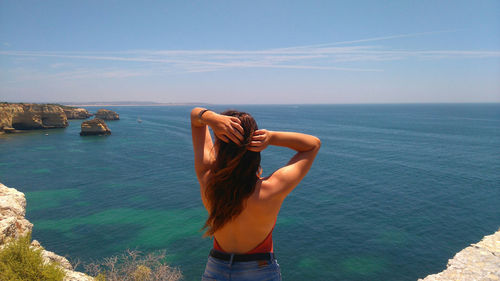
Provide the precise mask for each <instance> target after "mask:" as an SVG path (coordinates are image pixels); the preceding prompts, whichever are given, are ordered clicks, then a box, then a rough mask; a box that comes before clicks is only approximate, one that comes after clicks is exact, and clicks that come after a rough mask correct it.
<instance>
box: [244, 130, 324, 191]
mask: <svg viewBox="0 0 500 281" xmlns="http://www.w3.org/2000/svg"><path fill="white" fill-rule="evenodd" d="M268 145H276V146H282V147H288V148H290V149H293V150H295V151H297V153H296V154H295V155H294V156H293V157H292V158H291V159H290V161H288V163H287V164H286V165H285V166H284V167H282V168H280V169H278V170H277V171H275V172H274V173H273V174H272V175H271V176H269V177H268V178H267V179H266V181H267V182H269V184H271V186H272V187H273V188H272V190H273V196H275V197H277V198H279V199H281V200H283V199H284V198H285V197H286V196H287V195H288V194H289V193H290V192H291V191H292V190H293V189H294V188H295V187H296V186H297V185H298V184H299V182H300V181H301V180H302V179H303V178H304V177H305V175H306V174H307V172H308V171H309V169H310V168H311V166H312V163H313V162H314V158H315V157H316V155H317V154H318V151H319V149H320V147H321V141H320V140H319V138H317V137H315V136H311V135H306V134H301V133H294V132H274V131H267V130H258V131H256V132H255V133H254V137H253V138H252V143H251V147H250V148H249V149H250V150H252V151H262V150H264V149H265V148H266V147H267V146H268Z"/></svg>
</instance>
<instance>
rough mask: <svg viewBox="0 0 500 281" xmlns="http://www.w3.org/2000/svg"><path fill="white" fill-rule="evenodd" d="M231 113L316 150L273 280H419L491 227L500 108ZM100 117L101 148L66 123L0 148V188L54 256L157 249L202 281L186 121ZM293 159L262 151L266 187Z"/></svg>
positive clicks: (198, 210)
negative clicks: (104, 124)
mask: <svg viewBox="0 0 500 281" xmlns="http://www.w3.org/2000/svg"><path fill="white" fill-rule="evenodd" d="M234 107H235V108H237V109H240V110H245V111H248V112H250V113H252V114H253V115H254V116H255V118H256V119H257V121H258V123H259V126H260V127H261V128H267V129H270V130H292V131H301V132H305V133H310V134H313V135H316V136H318V137H320V138H321V140H322V143H323V146H322V148H321V151H320V153H319V155H318V157H317V160H316V162H315V164H314V165H313V167H312V169H311V171H310V173H309V175H308V176H307V177H306V178H305V179H304V181H303V182H302V183H301V184H300V185H299V186H298V187H297V189H296V190H294V192H292V194H291V195H290V196H289V197H288V198H287V199H286V200H285V203H284V205H283V208H282V210H281V213H280V216H279V219H278V222H277V226H276V228H275V230H274V235H273V236H274V242H275V251H276V253H277V256H278V261H279V263H280V265H281V267H282V273H283V277H284V280H287V281H288V280H416V279H417V278H419V277H424V276H426V275H427V274H431V273H435V272H438V271H441V270H443V269H444V268H445V266H446V262H447V260H448V259H449V258H451V257H452V256H453V255H454V254H455V253H456V252H457V251H459V250H461V249H462V248H464V247H466V246H467V245H468V244H470V243H473V242H476V241H478V240H480V239H481V238H482V237H483V236H484V235H487V234H490V233H492V232H494V231H496V230H497V229H498V228H499V227H500V208H499V206H500V173H499V171H500V104H442V105H317V106H234ZM109 108H110V109H112V110H116V111H117V112H118V113H119V114H120V118H121V120H119V121H109V122H108V126H109V127H110V129H111V130H112V135H111V136H108V137H97V136H89V137H80V136H79V132H80V123H81V122H82V121H77V120H75V121H70V126H69V127H68V128H66V129H53V130H41V131H31V132H27V133H22V134H16V135H3V136H0V182H2V183H4V184H5V185H7V186H10V187H15V188H17V189H19V190H20V191H22V192H24V193H25V194H26V197H27V200H28V209H27V217H28V219H29V220H30V221H31V222H33V223H34V224H35V228H34V232H33V238H34V239H37V240H39V241H41V243H42V244H43V245H44V246H45V247H46V248H47V249H49V250H51V251H55V252H57V253H59V254H63V255H68V256H70V257H71V258H73V259H74V258H80V259H81V260H83V261H90V260H96V259H100V258H103V257H107V256H111V255H114V254H119V253H122V252H123V251H124V250H125V249H127V248H131V249H138V250H143V251H152V250H159V249H165V250H166V251H167V253H168V255H169V256H168V259H169V261H170V262H171V263H172V264H173V265H175V266H179V267H180V268H181V270H182V271H183V273H184V276H185V280H199V277H200V276H201V274H202V272H203V269H204V266H205V262H206V257H207V254H208V251H209V249H210V247H211V241H210V240H208V239H202V238H201V232H200V231H199V229H200V228H201V226H202V225H203V222H204V219H205V218H206V213H205V211H204V210H203V208H202V205H201V200H200V198H199V188H198V184H197V181H196V177H195V174H194V169H193V159H192V158H193V155H192V148H191V135H190V128H189V118H188V116H189V111H190V109H191V108H189V107H180V106H179V107H177V106H173V107H109ZM212 108H214V109H218V110H222V109H226V108H228V107H227V106H224V107H220V106H219V107H218V106H214V107H212ZM89 109H91V111H92V110H94V111H95V109H96V108H89ZM138 117H140V118H141V119H142V120H143V122H142V123H138V122H137V118H138ZM45 134H48V135H45ZM291 156H292V152H291V151H289V150H287V149H283V148H276V147H272V148H270V149H268V150H266V151H264V152H263V155H262V157H263V168H264V173H270V172H272V171H273V170H274V169H276V168H277V167H279V166H280V165H283V164H284V163H286V161H287V160H288V158H289V157H291Z"/></svg>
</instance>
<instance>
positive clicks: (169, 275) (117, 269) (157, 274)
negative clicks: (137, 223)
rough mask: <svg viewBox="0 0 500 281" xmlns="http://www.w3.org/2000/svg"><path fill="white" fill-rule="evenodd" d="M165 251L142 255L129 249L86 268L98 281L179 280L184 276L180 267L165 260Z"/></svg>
mask: <svg viewBox="0 0 500 281" xmlns="http://www.w3.org/2000/svg"><path fill="white" fill-rule="evenodd" d="M164 261H165V252H158V253H150V254H148V255H145V256H142V255H141V254H140V252H138V251H130V250H128V251H127V252H126V253H125V254H122V255H121V256H115V257H111V258H106V259H104V261H102V262H98V263H91V264H88V265H86V266H85V270H86V271H87V273H88V274H89V275H91V276H94V278H95V280H96V281H177V280H180V279H181V278H182V273H181V271H180V270H179V269H178V268H174V267H171V266H169V265H167V264H166V263H165V262H164Z"/></svg>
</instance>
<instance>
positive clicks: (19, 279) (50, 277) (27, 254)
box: [0, 233, 64, 281]
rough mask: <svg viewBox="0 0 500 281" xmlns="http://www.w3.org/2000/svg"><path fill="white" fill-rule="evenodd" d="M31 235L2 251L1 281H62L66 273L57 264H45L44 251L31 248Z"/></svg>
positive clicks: (0, 264)
mask: <svg viewBox="0 0 500 281" xmlns="http://www.w3.org/2000/svg"><path fill="white" fill-rule="evenodd" d="M30 242H31V233H29V234H28V235H26V236H24V237H20V238H18V239H16V240H14V241H12V242H10V243H8V244H6V245H5V247H4V248H3V249H1V250H0V280H11V281H31V280H33V281H38V280H46V281H56V280H57V281H60V280H63V278H64V271H63V270H62V269H61V268H60V267H58V266H57V265H56V264H55V263H44V261H43V258H42V253H41V252H42V249H34V248H33V247H30Z"/></svg>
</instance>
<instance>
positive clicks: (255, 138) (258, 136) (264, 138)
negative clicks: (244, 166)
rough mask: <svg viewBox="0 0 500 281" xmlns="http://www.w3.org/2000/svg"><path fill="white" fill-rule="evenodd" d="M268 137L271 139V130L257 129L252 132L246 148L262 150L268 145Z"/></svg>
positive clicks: (256, 150)
mask: <svg viewBox="0 0 500 281" xmlns="http://www.w3.org/2000/svg"><path fill="white" fill-rule="evenodd" d="M270 139H271V131H268V130H265V129H262V130H257V131H255V132H253V135H252V139H251V141H250V145H249V147H248V150H250V151H254V152H261V151H262V150H264V149H266V147H267V146H268V145H269V140H270Z"/></svg>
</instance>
